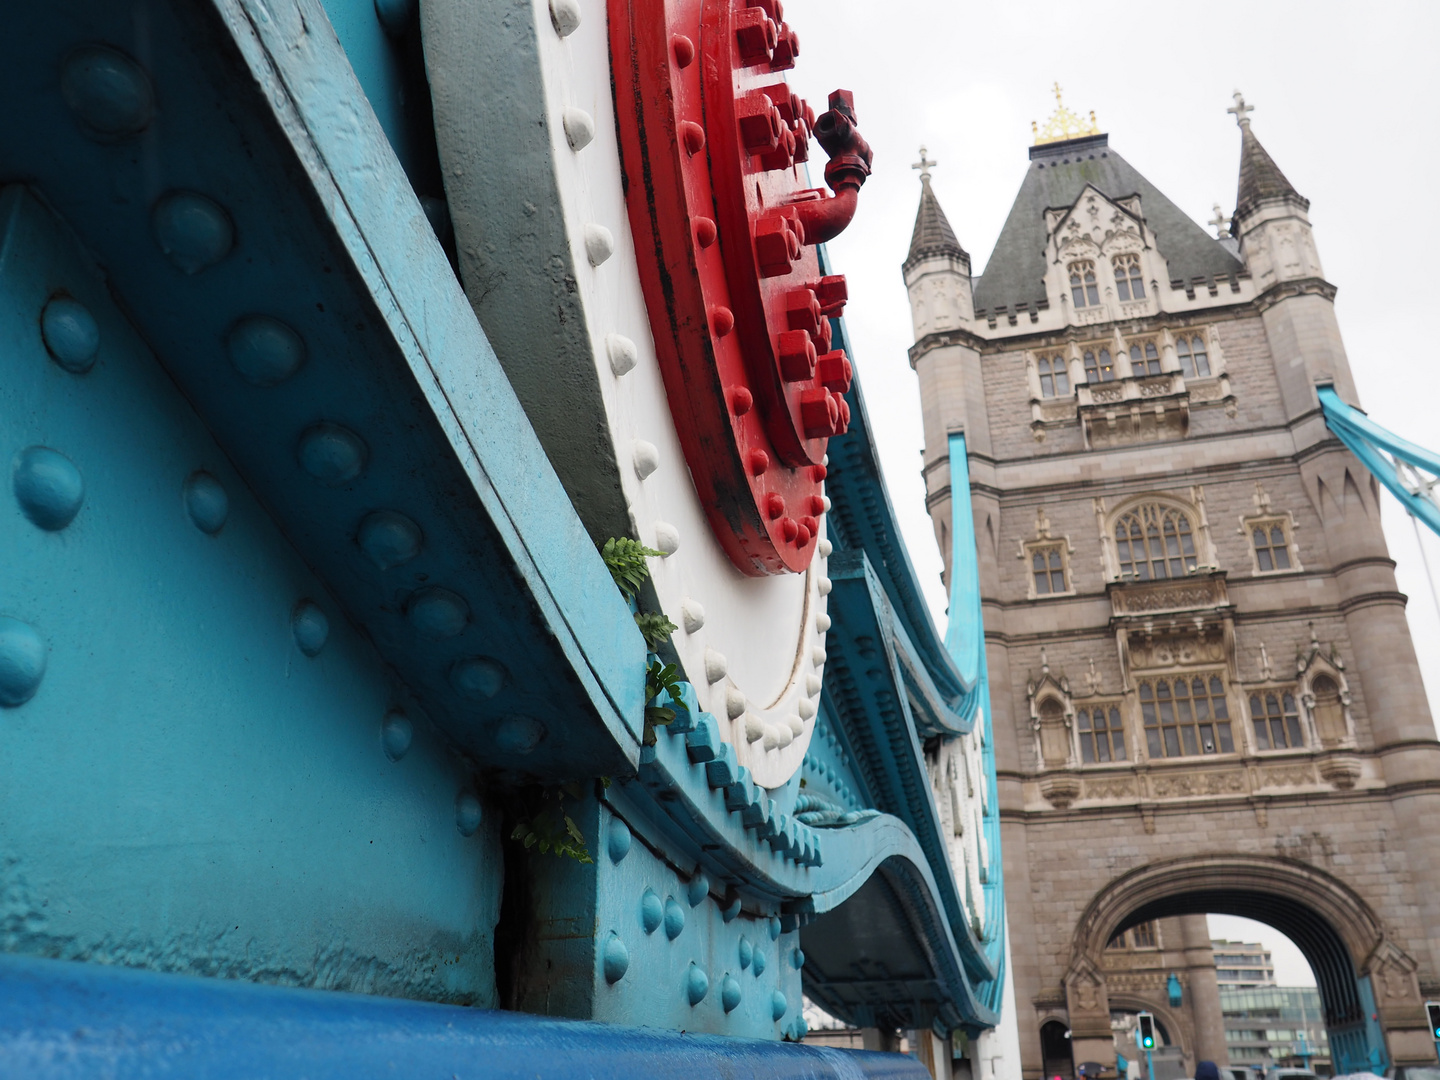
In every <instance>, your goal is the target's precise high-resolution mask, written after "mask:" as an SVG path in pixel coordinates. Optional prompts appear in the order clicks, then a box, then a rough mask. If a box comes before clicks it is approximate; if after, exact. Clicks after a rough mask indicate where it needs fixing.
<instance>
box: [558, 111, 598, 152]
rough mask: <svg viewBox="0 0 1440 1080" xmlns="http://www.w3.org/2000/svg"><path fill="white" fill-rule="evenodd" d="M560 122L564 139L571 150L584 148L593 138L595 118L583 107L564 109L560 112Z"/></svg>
mask: <svg viewBox="0 0 1440 1080" xmlns="http://www.w3.org/2000/svg"><path fill="white" fill-rule="evenodd" d="M560 124H561V126H562V127H564V129H565V141H566V142H568V143H569V144H570V149H571V150H576V151H579V150H584V149H585V147H587V146H589V145H590V140H591V139H593V138H595V120H594V118H593V117H592V116H591V115H590V114H589V113H587V112H586V111H585V110H584V109H568V108H567V109H566V110H565V111H564V113H562V114H561V120H560Z"/></svg>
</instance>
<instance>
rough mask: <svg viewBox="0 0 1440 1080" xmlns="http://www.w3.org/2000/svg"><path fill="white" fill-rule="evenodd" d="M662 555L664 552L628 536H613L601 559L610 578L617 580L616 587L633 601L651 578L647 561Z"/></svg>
mask: <svg viewBox="0 0 1440 1080" xmlns="http://www.w3.org/2000/svg"><path fill="white" fill-rule="evenodd" d="M662 554H663V552H659V551H655V550H654V549H653V548H648V547H646V546H645V545H644V544H642V543H640V541H639V540H631V539H630V538H629V537H628V536H612V537H611V538H610V539H609V540H606V541H605V546H604V547H602V548H601V549H600V557H601V558H602V559H604V560H605V566H606V567H607V568H608V569H609V571H610V576H611V577H612V578H614V579H615V587H616V588H617V589H619V590H620V595H621V596H623V597H625V599H626V600H630V599H632V598H633V597H634V596H635V593H636V591H637V590H638V589H639V588H640V585H641V583H642V582H643V581H644V580H645V579H646V578H647V577H649V576H650V567H649V566H647V565H646V563H645V560H646V559H653V558H658V557H659V556H661V555H662Z"/></svg>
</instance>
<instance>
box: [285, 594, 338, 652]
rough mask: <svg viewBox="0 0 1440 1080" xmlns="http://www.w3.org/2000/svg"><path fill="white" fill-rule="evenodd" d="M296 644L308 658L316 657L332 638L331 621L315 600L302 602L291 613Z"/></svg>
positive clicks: (291, 623) (291, 625)
mask: <svg viewBox="0 0 1440 1080" xmlns="http://www.w3.org/2000/svg"><path fill="white" fill-rule="evenodd" d="M290 629H291V630H292V631H293V632H294V634H295V644H296V645H297V646H299V648H300V651H301V652H302V653H304V654H305V655H306V656H316V655H318V654H319V652H320V650H321V649H323V648H324V647H325V642H326V640H327V639H328V638H329V637H330V620H329V619H327V618H326V617H325V612H323V611H321V610H320V607H319V605H317V604H316V603H315V601H313V600H301V601H300V602H299V603H298V604H296V605H295V610H294V611H293V612H291V613H290Z"/></svg>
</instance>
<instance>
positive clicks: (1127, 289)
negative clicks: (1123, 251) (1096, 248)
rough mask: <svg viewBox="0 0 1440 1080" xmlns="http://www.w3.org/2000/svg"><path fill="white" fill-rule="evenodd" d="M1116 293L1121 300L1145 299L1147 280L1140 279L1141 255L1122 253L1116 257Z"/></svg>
mask: <svg viewBox="0 0 1440 1080" xmlns="http://www.w3.org/2000/svg"><path fill="white" fill-rule="evenodd" d="M1115 294H1116V295H1117V296H1119V297H1120V299H1121V300H1144V299H1145V282H1144V281H1142V280H1141V279H1140V256H1139V255H1120V256H1118V257H1117V258H1116V259H1115Z"/></svg>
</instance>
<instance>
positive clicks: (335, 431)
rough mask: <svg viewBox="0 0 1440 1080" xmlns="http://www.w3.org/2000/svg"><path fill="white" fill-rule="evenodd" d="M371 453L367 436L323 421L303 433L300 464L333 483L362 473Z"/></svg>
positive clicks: (322, 480) (342, 481) (341, 482)
mask: <svg viewBox="0 0 1440 1080" xmlns="http://www.w3.org/2000/svg"><path fill="white" fill-rule="evenodd" d="M368 455H369V451H368V450H367V449H366V446H365V442H364V440H362V439H361V438H360V436H359V435H356V434H355V432H353V431H351V430H350V429H349V428H346V427H341V426H340V425H339V424H331V423H328V422H322V423H319V424H316V425H314V426H313V427H311V428H309V429H308V430H306V432H305V433H304V434H303V435H301V436H300V446H299V448H298V457H299V459H300V467H301V468H302V469H304V470H305V471H306V472H307V473H309V474H310V475H311V476H313V477H314V478H315V479H316V480H319V481H320V482H321V483H322V484H326V485H328V486H330V487H338V486H339V485H341V484H345V483H348V482H349V481H351V480H354V479H355V478H356V477H358V476H359V475H360V473H361V472H363V471H364V469H365V460H366V458H367V457H368Z"/></svg>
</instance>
